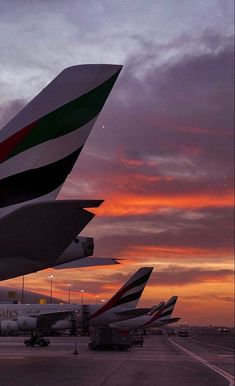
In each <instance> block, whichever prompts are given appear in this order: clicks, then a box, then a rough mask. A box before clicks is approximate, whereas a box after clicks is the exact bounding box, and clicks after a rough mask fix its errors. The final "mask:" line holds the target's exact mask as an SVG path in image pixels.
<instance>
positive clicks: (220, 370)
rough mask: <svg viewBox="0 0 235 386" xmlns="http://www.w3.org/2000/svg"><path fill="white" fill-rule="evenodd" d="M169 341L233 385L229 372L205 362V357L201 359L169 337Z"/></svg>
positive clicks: (232, 378) (230, 385)
mask: <svg viewBox="0 0 235 386" xmlns="http://www.w3.org/2000/svg"><path fill="white" fill-rule="evenodd" d="M169 341H170V342H171V343H172V344H174V345H175V346H176V347H178V348H179V349H181V350H183V351H184V352H186V353H187V354H188V355H190V356H191V357H192V358H194V359H196V360H197V361H199V362H201V363H202V364H204V365H205V366H207V367H209V368H210V369H211V370H213V371H215V372H216V373H218V374H220V375H221V376H222V377H224V378H225V379H227V381H229V386H233V385H234V380H235V378H234V377H233V376H232V375H231V374H229V373H227V372H226V371H224V370H222V369H220V368H219V367H217V366H215V365H213V364H212V363H210V362H207V361H206V360H205V359H203V358H201V357H199V356H198V355H196V354H194V353H193V352H192V351H189V350H187V349H186V348H184V347H182V346H181V345H180V344H178V343H176V342H174V341H173V340H172V339H171V338H170V339H169Z"/></svg>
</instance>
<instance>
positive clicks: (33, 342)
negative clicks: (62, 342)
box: [24, 331, 51, 347]
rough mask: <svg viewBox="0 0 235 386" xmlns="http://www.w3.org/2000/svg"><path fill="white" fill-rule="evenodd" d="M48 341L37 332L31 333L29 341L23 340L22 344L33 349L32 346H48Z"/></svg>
mask: <svg viewBox="0 0 235 386" xmlns="http://www.w3.org/2000/svg"><path fill="white" fill-rule="evenodd" d="M50 343H51V342H50V340H49V339H47V338H43V336H41V334H40V333H39V332H38V331H33V333H32V336H31V338H30V339H25V341H24V344H25V346H26V347H34V346H40V347H45V346H48V345H49V344H50Z"/></svg>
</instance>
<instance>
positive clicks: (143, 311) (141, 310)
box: [115, 308, 149, 319]
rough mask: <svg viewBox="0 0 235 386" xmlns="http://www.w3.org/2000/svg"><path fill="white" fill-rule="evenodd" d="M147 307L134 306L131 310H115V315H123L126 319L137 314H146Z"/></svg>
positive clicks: (135, 316)
mask: <svg viewBox="0 0 235 386" xmlns="http://www.w3.org/2000/svg"><path fill="white" fill-rule="evenodd" d="M148 312H149V308H136V309H135V308H134V309H133V310H127V311H121V312H115V313H116V314H117V315H120V316H125V317H126V318H128V319H132V318H137V317H138V316H142V315H146V314H147V313H148Z"/></svg>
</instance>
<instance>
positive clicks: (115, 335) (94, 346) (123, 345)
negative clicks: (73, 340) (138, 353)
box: [88, 327, 133, 351]
mask: <svg viewBox="0 0 235 386" xmlns="http://www.w3.org/2000/svg"><path fill="white" fill-rule="evenodd" d="M90 338H91V342H90V343H89V344H88V347H89V348H90V349H91V350H98V349H116V350H122V351H125V350H127V349H128V348H130V347H131V346H132V342H133V333H132V332H131V331H129V330H120V329H118V328H110V327H102V328H91V330H90Z"/></svg>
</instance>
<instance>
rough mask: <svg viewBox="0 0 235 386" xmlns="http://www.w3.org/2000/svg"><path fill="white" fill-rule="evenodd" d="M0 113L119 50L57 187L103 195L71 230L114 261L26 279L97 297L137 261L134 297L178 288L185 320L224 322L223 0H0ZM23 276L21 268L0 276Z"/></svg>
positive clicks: (4, 116) (228, 163)
mask: <svg viewBox="0 0 235 386" xmlns="http://www.w3.org/2000/svg"><path fill="white" fill-rule="evenodd" d="M0 7H1V13H0V25H1V27H0V32H1V33H0V52H1V57H0V90H1V92H0V126H3V125H4V124H5V123H6V122H7V121H8V120H9V119H10V118H12V117H13V116H14V115H15V114H16V113H17V112H18V111H20V110H21V108H22V107H23V106H24V105H25V104H26V103H27V102H29V101H30V100H31V99H32V98H33V97H34V96H35V95H36V94H37V93H38V92H39V91H40V90H41V89H42V88H43V87H45V85H46V84H47V83H49V82H50V81H51V80H52V79H53V78H54V77H55V76H56V75H58V73H59V72H60V71H62V70H63V69H64V68H65V67H68V66H71V65H74V64H86V63H113V64H123V66H124V67H123V70H122V72H121V74H120V76H119V79H118V81H117V82H116V84H115V86H114V88H113V90H112V92H111V94H110V96H109V98H108V100H107V102H106V104H105V106H104V108H103V111H102V113H101V114H100V116H99V119H98V120H97V123H96V124H95V126H94V128H93V130H92V133H91V135H90V137H89V139H88V141H87V143H86V145H85V147H84V149H83V152H82V154H81V155H80V157H79V159H78V162H77V163H76V165H75V167H74V169H73V171H72V173H71V175H70V176H69V178H68V180H67V181H66V183H65V185H64V187H63V189H62V191H61V193H60V198H66V199H70V198H93V199H94V198H102V199H104V200H105V202H104V203H103V204H102V205H101V207H100V208H99V209H97V210H96V217H95V218H94V219H93V220H92V222H91V223H90V224H89V225H88V226H87V227H86V229H85V230H84V231H83V232H82V235H84V236H90V237H94V238H95V256H97V257H98V256H99V257H115V258H119V259H122V260H121V264H120V265H117V266H115V267H109V268H108V267H105V268H99V269H98V268H96V269H92V268H89V269H80V270H78V269H76V270H67V271H65V270H63V271H60V272H57V271H53V270H52V269H50V270H46V271H43V272H38V273H36V274H32V275H28V276H26V277H25V288H26V289H28V290H33V291H35V292H36V291H37V292H41V293H44V294H47V295H48V292H49V288H50V282H49V279H48V276H49V275H50V274H51V273H53V274H54V278H53V295H54V296H57V297H60V298H61V299H63V300H64V301H66V300H68V286H67V284H68V283H71V300H72V301H74V302H75V301H77V302H80V301H81V293H80V290H81V289H83V290H84V291H85V292H84V302H88V303H95V302H96V303H99V302H100V303H101V304H102V302H101V300H107V299H109V297H110V296H111V295H112V294H113V293H114V292H115V291H116V290H117V289H118V288H119V287H120V286H121V285H122V284H123V283H124V282H125V281H126V280H127V279H128V278H129V276H130V275H131V274H132V273H134V272H135V270H137V269H138V268H139V267H142V266H153V267H154V272H153V274H152V276H151V278H150V280H149V283H148V285H147V287H146V289H145V291H144V294H143V296H142V300H141V303H140V305H142V306H151V305H153V304H157V303H158V302H160V301H161V300H167V299H168V298H169V297H171V296H172V295H178V296H179V300H178V303H177V305H176V309H175V314H174V316H180V317H181V318H182V321H184V322H188V323H189V324H201V325H209V324H214V325H216V324H217V325H221V324H223V325H232V324H233V293H234V281H233V268H234V266H233V262H234V260H233V258H234V254H233V253H234V252H233V248H234V236H233V227H234V210H233V207H234V195H233V191H234V181H233V176H234V166H233V165H234V162H233V160H234V153H233V152H234V149H233V146H234V145H233V143H234V131H233V124H234V117H233V100H234V96H233V92H234V90H233V79H234V74H233V64H234V63H233V44H234V41H233V39H234V38H233V25H234V20H233V14H234V12H233V2H232V1H230V0H207V1H204V0H203V1H201V0H199V1H197V2H195V1H186V0H177V1H174V0H165V1H163V0H146V1H144V2H143V1H141V0H129V1H127V0H125V1H124V0H116V1H115V0H109V1H108V0H106V1H105V0H100V1H99V0H96V1H93V0H88V1H86V2H84V1H82V0H80V1H79V0H77V1H75V0H74V1H73V0H67V1H66V2H65V1H58V0H57V1H54V0H50V1H48V0H47V1H40V0H39V1H37V2H33V1H29V0H28V1H27V0H22V1H20V2H19V1H16V0H11V1H4V0H0ZM3 286H8V287H11V288H20V287H21V278H17V279H12V280H7V281H5V282H2V283H1V284H0V290H1V287H3Z"/></svg>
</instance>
